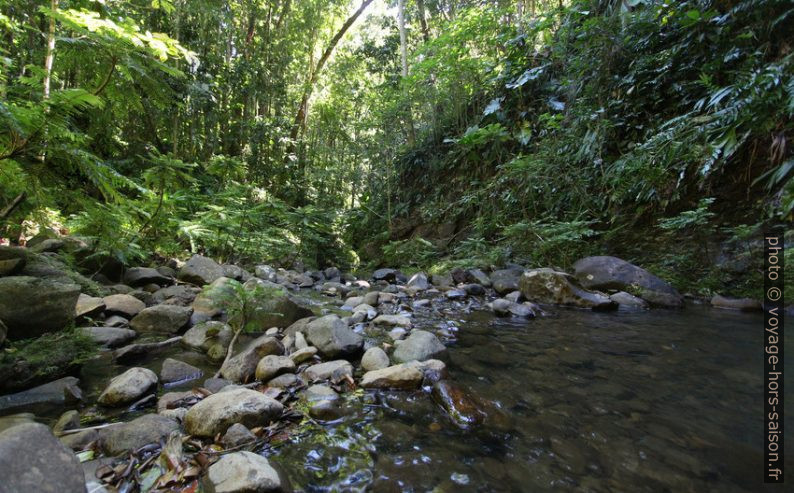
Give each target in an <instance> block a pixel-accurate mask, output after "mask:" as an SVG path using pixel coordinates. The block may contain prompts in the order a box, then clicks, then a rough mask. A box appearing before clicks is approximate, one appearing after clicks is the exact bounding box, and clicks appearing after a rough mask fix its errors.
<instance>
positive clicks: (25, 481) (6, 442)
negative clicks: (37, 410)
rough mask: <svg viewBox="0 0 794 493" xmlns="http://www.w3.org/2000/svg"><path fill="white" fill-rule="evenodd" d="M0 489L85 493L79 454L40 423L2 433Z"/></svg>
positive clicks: (8, 491) (15, 492)
mask: <svg viewBox="0 0 794 493" xmlns="http://www.w3.org/2000/svg"><path fill="white" fill-rule="evenodd" d="M0 478H2V480H0V491H2V492H3V493H22V492H37V493H85V492H86V488H85V477H84V475H83V468H82V467H81V466H80V461H78V460H77V457H76V456H75V455H74V454H73V453H72V452H71V450H69V449H67V448H66V447H65V446H64V445H63V444H62V443H61V442H59V441H58V439H57V438H55V436H54V435H53V434H52V432H51V431H50V429H49V428H47V427H46V426H44V425H42V424H39V423H22V424H18V425H16V426H12V427H11V428H8V429H6V430H5V431H2V432H0Z"/></svg>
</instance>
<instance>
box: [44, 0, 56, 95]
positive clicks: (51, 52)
mask: <svg viewBox="0 0 794 493" xmlns="http://www.w3.org/2000/svg"><path fill="white" fill-rule="evenodd" d="M50 10H52V12H53V13H55V12H56V11H57V10H58V0H50ZM54 61H55V17H50V25H49V29H48V31H47V55H46V56H45V57H44V99H50V85H51V83H52V63H53V62H54Z"/></svg>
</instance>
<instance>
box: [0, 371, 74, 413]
mask: <svg viewBox="0 0 794 493" xmlns="http://www.w3.org/2000/svg"><path fill="white" fill-rule="evenodd" d="M79 383H80V380H79V379H78V378H76V377H63V378H60V379H58V380H54V381H52V382H48V383H45V384H44V385H39V386H38V387H33V388H32V389H27V390H23V391H22V392H17V393H16V394H7V395H0V411H1V412H2V414H5V413H7V412H9V411H10V410H12V409H31V408H32V407H34V406H35V407H37V408H42V409H43V408H48V409H49V408H55V407H62V406H64V405H66V404H75V403H77V402H79V401H80V400H81V399H82V398H83V391H82V390H80V387H79V386H78V384H79Z"/></svg>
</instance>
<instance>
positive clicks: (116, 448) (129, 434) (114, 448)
mask: <svg viewBox="0 0 794 493" xmlns="http://www.w3.org/2000/svg"><path fill="white" fill-rule="evenodd" d="M178 430H179V423H178V422H177V421H176V420H174V419H171V418H167V417H165V416H161V415H160V414H146V415H143V416H141V417H139V418H135V419H133V420H132V421H130V422H127V423H120V424H117V425H113V426H109V427H107V428H103V429H102V430H100V431H99V446H100V448H101V449H102V451H103V452H104V453H105V454H107V455H120V454H127V453H128V452H134V451H136V450H138V449H139V448H141V447H143V446H144V445H148V444H150V443H158V442H161V441H164V440H165V439H167V438H168V435H170V434H171V432H174V431H178Z"/></svg>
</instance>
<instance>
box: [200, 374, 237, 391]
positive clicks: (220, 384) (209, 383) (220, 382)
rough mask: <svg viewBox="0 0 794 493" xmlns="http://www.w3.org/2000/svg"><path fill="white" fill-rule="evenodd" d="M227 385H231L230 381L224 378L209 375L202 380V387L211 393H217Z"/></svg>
mask: <svg viewBox="0 0 794 493" xmlns="http://www.w3.org/2000/svg"><path fill="white" fill-rule="evenodd" d="M227 385H233V384H232V382H230V381H229V380H226V379H225V378H215V377H211V378H208V379H206V380H204V385H203V387H204V388H205V389H207V390H209V391H210V392H212V393H213V394H217V393H218V392H219V391H220V390H221V389H222V388H224V387H226V386H227Z"/></svg>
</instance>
